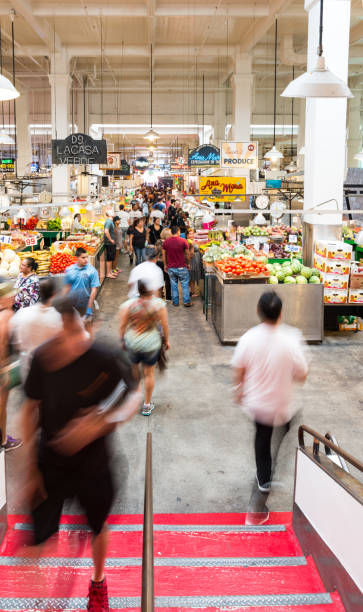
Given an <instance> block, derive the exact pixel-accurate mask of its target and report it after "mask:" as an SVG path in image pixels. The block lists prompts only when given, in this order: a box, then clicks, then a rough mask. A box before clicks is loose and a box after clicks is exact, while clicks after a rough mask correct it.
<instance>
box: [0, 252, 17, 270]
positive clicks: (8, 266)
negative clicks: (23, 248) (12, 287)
mask: <svg viewBox="0 0 363 612" xmlns="http://www.w3.org/2000/svg"><path fill="white" fill-rule="evenodd" d="M0 257H1V262H0V276H8V277H16V276H18V274H19V272H20V264H21V259H20V257H19V256H18V255H17V254H16V253H15V252H14V251H13V250H12V249H5V250H4V251H2V253H1V255H0Z"/></svg>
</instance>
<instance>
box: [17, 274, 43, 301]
mask: <svg viewBox="0 0 363 612" xmlns="http://www.w3.org/2000/svg"><path fill="white" fill-rule="evenodd" d="M15 287H16V288H17V289H18V293H17V294H16V297H15V303H14V310H20V308H26V307H27V306H31V305H32V304H35V303H36V302H37V301H38V300H39V278H38V277H37V275H36V274H31V275H30V276H27V277H26V278H24V277H23V275H22V274H19V276H18V278H17V280H16V283H15Z"/></svg>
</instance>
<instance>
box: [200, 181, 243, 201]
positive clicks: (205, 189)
mask: <svg viewBox="0 0 363 612" xmlns="http://www.w3.org/2000/svg"><path fill="white" fill-rule="evenodd" d="M245 193H246V179H245V177H235V176H213V177H208V176H203V177H202V176H201V177H200V178H199V194H200V195H199V197H200V198H203V196H205V197H206V198H207V199H208V200H218V198H220V200H222V201H223V202H232V201H233V200H235V198H237V197H239V198H241V201H242V202H244V200H245V198H244V197H243V194H245ZM222 196H224V197H222Z"/></svg>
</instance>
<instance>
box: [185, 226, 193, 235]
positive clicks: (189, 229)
mask: <svg viewBox="0 0 363 612" xmlns="http://www.w3.org/2000/svg"><path fill="white" fill-rule="evenodd" d="M190 232H194V229H193V228H192V227H188V229H187V231H186V234H187V236H188V234H190Z"/></svg>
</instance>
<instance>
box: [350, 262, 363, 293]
mask: <svg viewBox="0 0 363 612" xmlns="http://www.w3.org/2000/svg"><path fill="white" fill-rule="evenodd" d="M350 288H351V289H363V267H362V266H358V265H356V264H352V267H351V270H350Z"/></svg>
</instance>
